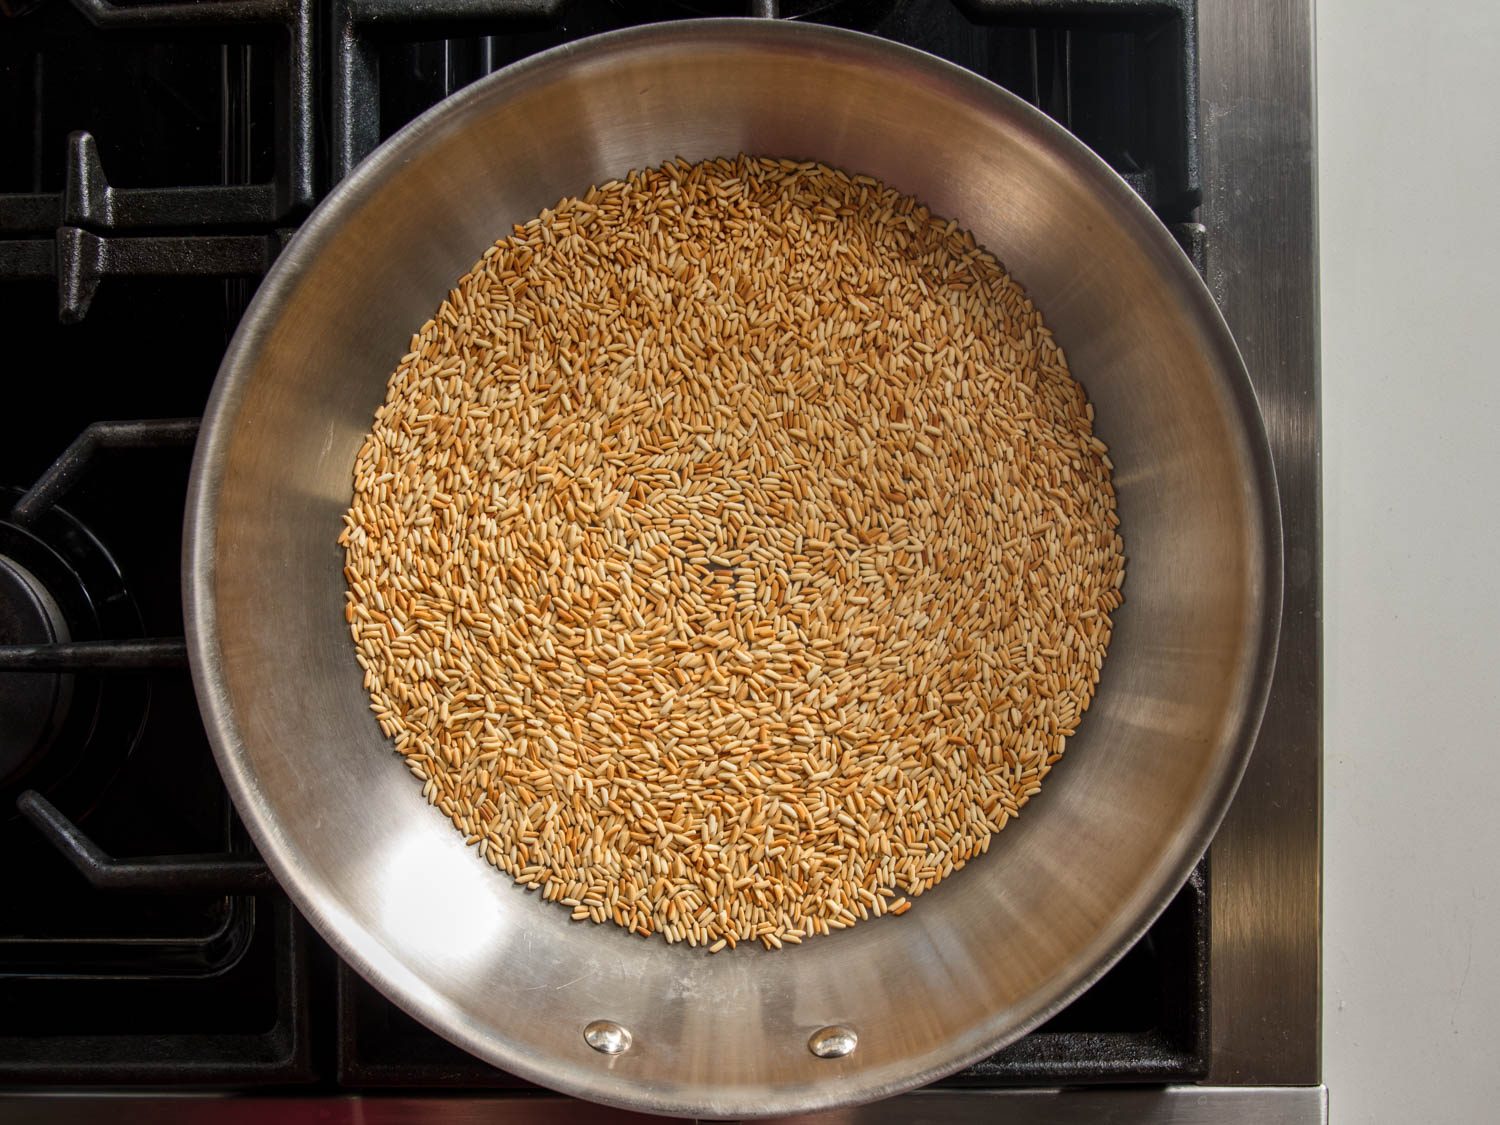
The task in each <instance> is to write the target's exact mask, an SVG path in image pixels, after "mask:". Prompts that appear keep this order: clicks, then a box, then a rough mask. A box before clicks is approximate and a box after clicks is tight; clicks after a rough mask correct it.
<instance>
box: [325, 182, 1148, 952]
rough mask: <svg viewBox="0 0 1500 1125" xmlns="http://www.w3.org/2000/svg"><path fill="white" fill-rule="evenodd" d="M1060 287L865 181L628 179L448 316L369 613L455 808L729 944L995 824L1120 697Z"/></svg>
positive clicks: (385, 488) (1101, 508)
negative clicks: (1019, 276)
mask: <svg viewBox="0 0 1500 1125" xmlns="http://www.w3.org/2000/svg"><path fill="white" fill-rule="evenodd" d="M1092 422H1093V408H1092V407H1091V406H1090V405H1089V404H1088V402H1087V399H1086V398H1085V395H1084V392H1083V389H1082V388H1081V387H1080V386H1079V385H1078V383H1077V382H1075V381H1074V380H1073V378H1072V377H1071V376H1070V374H1069V372H1068V366H1067V362H1066V360H1065V359H1064V357H1063V353H1062V351H1061V349H1060V348H1059V347H1058V346H1057V344H1056V342H1055V341H1054V340H1053V338H1052V334H1051V333H1050V332H1049V331H1048V329H1047V328H1046V326H1045V325H1044V323H1043V321H1042V317H1041V314H1040V313H1039V312H1038V310H1037V309H1036V308H1035V307H1034V306H1033V305H1032V303H1031V301H1030V300H1029V299H1028V298H1027V296H1026V294H1025V292H1024V291H1023V290H1022V288H1021V287H1020V286H1019V285H1018V284H1017V283H1016V282H1015V281H1013V280H1012V279H1011V278H1010V277H1009V276H1008V275H1007V274H1006V273H1005V271H1004V269H1003V268H1002V267H1001V265H1000V264H999V263H998V262H997V261H996V260H995V258H994V257H992V256H991V255H990V254H989V253H987V252H986V251H984V250H982V249H980V248H979V247H978V246H976V244H975V241H974V238H973V237H972V235H970V234H969V233H968V232H967V231H964V230H962V229H960V228H959V227H958V226H957V224H956V223H955V222H953V221H951V220H947V219H943V218H939V217H937V216H935V215H932V214H931V213H930V212H929V211H928V210H927V208H926V207H923V206H922V205H921V204H919V203H918V202H917V201H916V200H914V199H912V198H910V197H907V196H902V195H900V194H898V193H896V192H895V191H893V190H891V189H890V188H887V187H885V186H884V185H882V184H881V183H879V182H877V181H876V180H873V179H871V178H870V177H868V176H851V175H847V174H845V173H844V172H840V171H836V170H834V169H831V168H827V167H824V166H822V165H819V164H812V163H797V162H793V161H789V160H769V159H755V158H750V157H745V156H741V157H739V158H737V159H733V160H714V161H706V162H703V163H698V164H689V163H686V162H681V161H679V162H676V163H672V164H668V165H665V166H664V167H662V168H659V169H653V170H649V171H644V172H635V173H632V174H631V175H630V176H629V177H628V178H626V179H624V180H620V181H615V182H611V183H607V184H605V185H603V186H601V187H595V188H591V189H590V190H589V191H588V193H587V194H585V195H584V196H582V197H581V198H571V199H564V200H563V201H561V202H560V203H558V204H557V205H556V206H555V207H551V208H548V209H547V210H544V211H543V212H542V213H541V214H540V215H538V216H537V217H536V218H534V219H532V220H531V221H529V222H527V223H525V224H524V225H521V226H517V227H515V228H514V230H513V232H512V234H511V235H510V237H508V238H505V239H503V240H502V241H500V242H498V243H496V244H495V245H494V246H493V247H491V248H490V249H489V250H487V251H486V252H485V254H484V257H483V258H482V259H481V260H480V261H479V262H477V263H476V264H475V266H474V267H473V269H472V270H471V271H470V272H469V273H468V274H466V275H465V276H464V277H463V278H461V279H460V280H459V282H458V285H457V286H456V288H454V289H453V290H452V291H451V292H450V293H449V294H448V297H447V299H446V300H445V301H444V302H443V303H442V306H441V307H440V308H439V309H438V312H437V314H436V316H434V317H433V319H432V320H430V321H428V322H427V323H426V324H424V325H423V326H422V328H421V330H420V331H419V332H418V333H417V334H416V335H415V336H414V337H412V340H411V346H410V349H409V351H408V353H407V354H406V355H405V356H403V357H402V358H401V361H400V363H399V364H398V366H397V368H396V370H395V373H394V374H393V375H392V376H391V379H390V386H389V391H388V394H387V397H386V401H385V403H384V405H383V406H381V407H380V409H379V410H378V411H377V413H376V416H375V421H374V425H373V428H372V429H371V431H370V434H369V436H368V437H367V438H366V440H365V442H364V445H363V447H362V448H361V450H360V452H359V455H358V458H357V461H356V463H355V467H354V499H353V503H352V505H351V506H350V508H349V511H348V513H347V515H346V516H345V517H344V524H345V526H344V530H343V532H342V534H341V536H340V542H341V543H342V544H343V546H344V548H345V552H346V562H347V566H346V569H345V576H346V578H347V580H348V585H349V592H348V602H347V605H346V609H345V617H346V620H347V621H348V623H349V629H350V632H351V635H352V636H353V639H354V642H355V646H356V657H357V660H358V662H359V665H360V667H361V669H362V670H363V672H364V683H365V687H366V689H367V690H368V691H369V693H370V700H371V707H372V709H373V710H374V712H375V717H376V720H377V721H378V722H379V724H380V728H381V729H382V730H383V731H384V732H385V734H386V735H387V736H388V737H389V738H390V739H392V740H393V741H394V744H395V748H396V750H397V751H398V752H399V753H400V754H401V755H402V757H403V758H404V760H405V763H406V766H407V768H408V769H410V771H411V772H412V773H413V774H414V775H415V777H416V778H417V780H418V782H419V783H420V784H421V787H422V793H423V795H424V796H425V797H426V798H427V800H428V801H429V802H431V803H432V804H434V805H436V806H437V807H438V808H439V809H441V810H442V812H443V813H444V814H445V815H446V816H448V818H449V819H450V820H451V821H452V822H453V824H454V826H455V827H456V828H457V829H458V830H459V831H461V832H462V833H463V834H464V837H465V839H466V840H467V841H468V842H469V843H470V844H471V845H474V846H476V847H477V848H478V849H479V851H480V853H481V854H482V855H483V857H484V858H485V859H486V860H488V861H489V862H490V863H491V864H493V865H494V866H496V867H498V868H500V869H502V870H503V871H505V872H506V873H507V874H509V875H510V876H511V877H512V878H514V879H515V880H516V881H517V882H519V883H522V884H525V885H526V886H528V887H532V888H537V889H539V890H540V892H541V894H542V896H543V897H544V898H546V899H548V900H553V901H556V902H559V903H561V904H562V905H563V906H565V907H566V908H567V909H568V910H569V911H570V912H571V914H572V916H573V917H574V918H577V919H580V920H581V919H588V920H590V921H594V922H604V921H612V922H615V923H616V924H618V925H620V926H624V927H626V928H628V929H630V930H633V931H635V932H637V933H640V934H652V933H661V934H663V935H665V937H666V938H667V940H669V941H686V942H688V943H689V944H692V945H701V946H706V947H708V948H709V949H710V950H712V951H718V950H719V949H723V948H725V947H726V946H727V947H729V948H733V947H734V946H735V945H736V944H737V943H739V942H745V941H759V942H761V943H762V944H764V945H765V946H767V947H768V948H781V946H782V944H783V943H784V942H797V941H800V940H801V939H802V938H803V937H804V936H811V935H814V934H826V933H828V932H829V931H830V930H836V929H842V928H844V927H846V926H849V925H852V924H853V923H855V922H857V921H860V920H863V919H866V918H872V917H878V916H881V915H884V914H892V915H899V914H903V913H905V912H906V911H907V910H908V909H909V908H910V906H911V905H912V902H911V899H912V898H914V897H915V896H917V895H920V894H921V893H922V892H924V891H926V890H928V889H929V888H931V887H932V886H933V885H934V884H935V883H937V882H938V881H939V880H940V879H943V878H946V877H947V876H948V875H950V874H952V873H953V872H954V871H957V870H958V869H960V868H961V867H963V866H964V864H966V863H968V862H969V861H970V860H972V859H973V858H975V857H976V856H977V855H979V854H981V853H983V852H984V851H986V850H987V849H988V847H989V844H990V840H991V838H992V836H993V834H994V833H996V832H998V831H999V830H1000V829H1002V828H1004V827H1005V825H1006V823H1007V821H1008V820H1010V819H1011V818H1012V817H1015V816H1016V815H1018V813H1019V812H1020V810H1021V808H1022V806H1024V805H1025V804H1026V803H1027V801H1028V800H1029V799H1030V798H1031V797H1032V796H1034V795H1035V794H1036V793H1037V792H1038V790H1039V787H1040V784H1041V781H1042V779H1043V778H1044V777H1046V776H1047V773H1048V771H1049V770H1051V768H1052V767H1053V765H1054V764H1055V763H1056V762H1057V761H1058V759H1059V758H1060V757H1061V756H1062V753H1063V749H1064V746H1065V744H1066V741H1067V739H1068V738H1069V736H1071V735H1072V734H1073V733H1074V732H1075V730H1076V729H1077V727H1078V724H1079V721H1080V719H1081V718H1082V716H1083V713H1084V712H1085V711H1087V710H1088V706H1089V702H1090V700H1091V699H1092V697H1093V694H1094V690H1095V687H1096V685H1097V683H1098V679H1099V669H1100V667H1101V666H1102V663H1103V658H1104V654H1105V650H1106V648H1107V647H1108V644H1109V638H1110V628H1111V622H1110V613H1111V611H1113V610H1114V609H1116V608H1117V607H1118V606H1119V605H1120V604H1121V600H1122V598H1121V582H1122V580H1123V577H1124V553H1123V552H1124V545H1123V543H1122V541H1121V538H1120V535H1119V531H1118V523H1119V521H1118V518H1117V516H1116V512H1115V498H1114V489H1113V486H1112V484H1111V479H1110V465H1109V461H1108V457H1107V449H1106V446H1105V445H1104V443H1103V442H1102V441H1100V440H1099V439H1098V438H1097V437H1096V436H1094V433H1093V426H1092Z"/></svg>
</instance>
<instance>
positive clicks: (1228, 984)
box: [1198, 0, 1323, 1086]
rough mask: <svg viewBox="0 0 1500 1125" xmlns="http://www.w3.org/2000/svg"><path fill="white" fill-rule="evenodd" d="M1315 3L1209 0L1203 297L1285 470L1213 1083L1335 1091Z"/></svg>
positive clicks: (1223, 903)
mask: <svg viewBox="0 0 1500 1125" xmlns="http://www.w3.org/2000/svg"><path fill="white" fill-rule="evenodd" d="M1312 5H1313V0H1199V4H1198V33H1199V83H1200V113H1201V116H1202V127H1201V134H1202V149H1201V151H1202V159H1203V184H1204V198H1203V206H1202V209H1201V213H1200V220H1201V222H1202V223H1203V225H1204V227H1205V228H1206V231H1207V247H1208V262H1207V266H1208V273H1207V276H1208V282H1209V288H1210V289H1211V290H1212V292H1213V294H1214V297H1215V299H1216V300H1217V301H1218V303H1219V307H1220V308H1221V309H1222V310H1223V312H1224V316H1225V319H1226V320H1227V321H1228V322H1229V326H1230V328H1231V329H1232V330H1233V332H1234V336H1235V339H1236V341H1237V342H1238V344H1239V347H1240V351H1241V353H1242V354H1243V355H1244V358H1245V363H1246V366H1247V367H1248V369H1249V371H1250V378H1251V381H1252V383H1253V384H1254V386H1255V389H1256V393H1257V395H1258V397H1259V399H1260V406H1261V411H1262V413H1263V415H1264V416H1265V420H1266V429H1267V432H1268V434H1269V437H1270V440H1271V449H1272V456H1273V459H1274V461H1275V465H1276V475H1277V487H1278V491H1279V494H1280V499H1281V508H1282V512H1281V518H1282V525H1283V537H1284V545H1285V568H1286V569H1285V594H1284V601H1283V610H1282V622H1281V643H1280V649H1279V652H1278V658H1277V667H1276V674H1275V679H1274V681H1273V684H1272V687H1271V696H1270V699H1269V701H1268V703H1267V706H1266V715H1265V719H1264V721H1263V723H1262V725H1261V731H1260V737H1259V740H1258V742H1257V745H1256V750H1255V754H1254V756H1253V757H1252V758H1251V761H1250V765H1249V768H1248V769H1247V771H1246V773H1245V777H1244V780H1243V781H1242V782H1241V784H1240V789H1239V793H1238V795H1237V796H1236V798H1235V801H1234V804H1233V806H1231V808H1230V810H1229V814H1228V816H1227V817H1226V818H1225V820H1224V824H1223V826H1222V827H1221V828H1220V830H1219V834H1218V835H1217V836H1216V837H1215V839H1214V842H1213V845H1212V847H1211V849H1210V855H1211V857H1212V858H1211V863H1212V869H1213V877H1212V879H1211V880H1210V885H1211V903H1210V905H1211V911H1212V932H1213V937H1212V944H1211V948H1212V970H1211V971H1212V988H1211V991H1212V998H1213V999H1212V1003H1213V1010H1212V1017H1211V1019H1212V1024H1211V1028H1212V1030H1211V1037H1212V1038H1211V1067H1210V1072H1209V1075H1208V1080H1209V1081H1210V1082H1214V1083H1220V1084H1225V1085H1246V1086H1248V1085H1262V1084H1276V1085H1303V1086H1316V1084H1317V1083H1319V1082H1321V1081H1322V1052H1321V1023H1320V1013H1321V995H1320V993H1321V984H1322V975H1321V962H1320V945H1321V937H1322V918H1321V913H1322V911H1321V906H1322V902H1321V874H1322V804H1321V790H1322V758H1323V754H1322V689H1321V682H1322V614H1321V576H1322V561H1321V505H1320V479H1319V467H1320V462H1319V405H1318V404H1319V396H1318V308H1317V284H1318V278H1317V272H1318V270H1317V265H1318V263H1317V229H1316V213H1317V212H1316V169H1315V164H1314V152H1315V148H1314V141H1315V122H1314V67H1313V58H1314V55H1313V11H1312Z"/></svg>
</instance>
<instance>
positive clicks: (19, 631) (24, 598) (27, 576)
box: [0, 555, 73, 779]
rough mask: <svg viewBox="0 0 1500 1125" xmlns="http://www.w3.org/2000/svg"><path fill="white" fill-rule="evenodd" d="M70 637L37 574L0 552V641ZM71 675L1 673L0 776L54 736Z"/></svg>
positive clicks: (8, 774) (44, 641) (15, 768)
mask: <svg viewBox="0 0 1500 1125" xmlns="http://www.w3.org/2000/svg"><path fill="white" fill-rule="evenodd" d="M70 639H71V637H70V635H69V632H68V623H67V620H66V618H65V617H64V616H63V611H62V608H61V607H60V606H59V605H58V604H57V602H56V601H55V600H54V599H53V597H52V595H51V594H49V593H48V592H47V589H46V587H44V586H43V585H42V583H41V582H40V581H39V580H38V579H37V577H36V576H35V575H34V574H32V573H31V571H29V570H27V569H26V568H25V567H24V566H22V565H21V564H20V563H18V562H16V561H15V560H14V559H11V558H8V557H7V556H5V555H0V644H52V643H55V642H57V641H67V640H70ZM72 694H73V677H72V676H70V675H63V674H60V673H56V672H0V779H7V778H10V777H11V776H12V775H15V774H18V773H19V772H20V771H21V769H22V768H23V767H24V766H25V765H26V764H27V763H28V762H29V761H30V760H31V758H32V757H33V756H34V755H36V754H39V753H41V752H42V751H44V750H45V749H46V748H47V747H48V745H50V743H51V742H52V740H53V738H54V737H56V735H57V732H58V730H59V729H60V728H61V726H62V720H63V717H64V716H65V715H66V714H67V709H68V701H69V699H70V698H71V697H72Z"/></svg>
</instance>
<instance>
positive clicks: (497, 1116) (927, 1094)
mask: <svg viewBox="0 0 1500 1125" xmlns="http://www.w3.org/2000/svg"><path fill="white" fill-rule="evenodd" d="M0 1120H4V1121H8V1122H15V1123H17V1125H21V1123H27V1125H53V1123H54V1122H56V1123H64V1122H66V1123H67V1125H94V1123H95V1122H100V1123H102V1125H197V1123H199V1122H212V1123H213V1125H266V1123H275V1125H304V1123H305V1125H509V1123H515V1125H591V1123H593V1122H599V1123H601V1125H651V1123H652V1122H657V1121H660V1118H655V1117H645V1116H642V1115H640V1114H635V1113H626V1112H624V1111H621V1110H600V1109H599V1108H598V1107H597V1106H591V1105H588V1104H587V1103H585V1102H579V1101H574V1100H571V1099H567V1098H556V1097H525V1098H518V1097H505V1096H497V1097H443V1098H399V1097H398V1098H313V1097H302V1098H274V1097H273V1098H261V1097H249V1098H225V1097H214V1096H211V1095H210V1096H188V1097H160V1096H156V1097H153V1096H145V1097H135V1096H117V1097H81V1096H78V1095H60V1096H51V1095H35V1096H20V1097H14V1096H13V1097H0ZM1327 1120H1328V1092H1327V1091H1326V1090H1324V1089H1323V1088H1322V1087H1320V1086H1314V1087H1306V1086H1304V1087H1265V1086H1262V1087H1249V1088H1247V1087H1242V1086H1235V1087H1225V1086H1219V1087H1212V1086H1167V1087H1164V1088H1158V1089H1140V1090H1120V1089H1115V1090H963V1091H959V1090H922V1091H919V1092H918V1093H914V1094H907V1095H906V1096H904V1097H901V1098H892V1099H889V1100H887V1101H883V1102H877V1103H875V1104H874V1105H865V1106H858V1107H856V1108H853V1109H840V1110H832V1111H830V1112H827V1113H816V1114H806V1115H800V1116H797V1117H783V1118H777V1119H774V1120H773V1121H772V1122H768V1125H929V1123H930V1125H994V1123H996V1122H1004V1123H1005V1125H1075V1123H1076V1125H1099V1123H1101V1122H1129V1123H1130V1125H1318V1123H1319V1122H1325V1121H1327Z"/></svg>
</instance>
